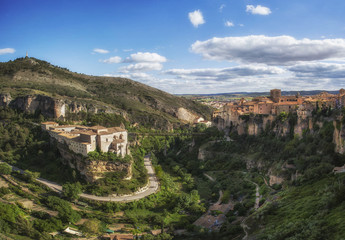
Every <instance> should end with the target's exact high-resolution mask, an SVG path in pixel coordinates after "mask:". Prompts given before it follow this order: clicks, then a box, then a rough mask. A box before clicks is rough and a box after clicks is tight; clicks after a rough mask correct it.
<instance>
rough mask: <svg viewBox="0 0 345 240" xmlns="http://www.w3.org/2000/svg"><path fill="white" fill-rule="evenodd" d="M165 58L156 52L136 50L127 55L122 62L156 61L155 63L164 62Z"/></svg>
mask: <svg viewBox="0 0 345 240" xmlns="http://www.w3.org/2000/svg"><path fill="white" fill-rule="evenodd" d="M166 61H167V59H166V58H165V57H163V56H161V55H159V54H157V53H150V52H137V53H133V54H131V56H130V57H127V58H126V59H125V60H124V62H127V63H130V62H139V63H140V62H156V63H163V62H166Z"/></svg>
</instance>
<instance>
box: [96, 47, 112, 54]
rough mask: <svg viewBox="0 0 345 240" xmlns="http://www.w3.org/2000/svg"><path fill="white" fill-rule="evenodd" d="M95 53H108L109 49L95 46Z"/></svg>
mask: <svg viewBox="0 0 345 240" xmlns="http://www.w3.org/2000/svg"><path fill="white" fill-rule="evenodd" d="M93 53H100V54H106V53H109V51H108V50H105V49H101V48H95V49H93Z"/></svg>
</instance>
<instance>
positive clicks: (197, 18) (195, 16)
mask: <svg viewBox="0 0 345 240" xmlns="http://www.w3.org/2000/svg"><path fill="white" fill-rule="evenodd" d="M188 17H189V20H190V22H191V23H192V24H193V26H194V27H198V26H199V25H201V24H204V23H205V20H204V17H203V16H202V12H201V11H200V10H195V11H194V12H190V13H188Z"/></svg>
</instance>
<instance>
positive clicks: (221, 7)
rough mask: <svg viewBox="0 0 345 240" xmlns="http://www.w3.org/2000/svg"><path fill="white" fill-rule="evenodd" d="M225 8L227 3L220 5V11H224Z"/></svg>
mask: <svg viewBox="0 0 345 240" xmlns="http://www.w3.org/2000/svg"><path fill="white" fill-rule="evenodd" d="M223 8H225V4H222V5H220V7H219V12H222V11H223Z"/></svg>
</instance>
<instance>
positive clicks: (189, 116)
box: [176, 108, 198, 123]
mask: <svg viewBox="0 0 345 240" xmlns="http://www.w3.org/2000/svg"><path fill="white" fill-rule="evenodd" d="M176 116H177V118H178V119H180V120H182V121H186V122H189V123H192V122H194V120H195V119H196V118H197V117H198V116H197V115H195V114H194V113H191V112H190V111H188V110H187V109H185V108H179V109H178V110H177V113H176Z"/></svg>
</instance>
